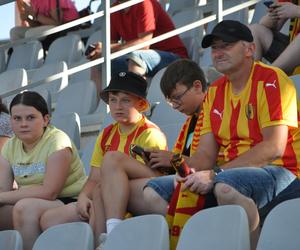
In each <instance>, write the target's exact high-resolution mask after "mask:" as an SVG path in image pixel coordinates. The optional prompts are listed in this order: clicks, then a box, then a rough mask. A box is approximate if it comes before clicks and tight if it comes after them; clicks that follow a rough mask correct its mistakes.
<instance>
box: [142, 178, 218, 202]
mask: <svg viewBox="0 0 300 250" xmlns="http://www.w3.org/2000/svg"><path fill="white" fill-rule="evenodd" d="M174 177H175V175H167V176H160V177H156V178H153V179H151V180H150V181H148V182H147V184H146V187H151V188H152V189H154V190H155V192H156V193H158V194H159V195H160V196H161V197H162V198H163V199H164V200H165V201H166V202H168V203H169V202H170V201H171V198H172V195H173V192H174V190H175V187H174ZM217 205H218V204H217V200H216V198H215V196H214V194H213V193H212V192H211V193H208V194H206V195H205V203H204V207H205V208H210V207H215V206H217Z"/></svg>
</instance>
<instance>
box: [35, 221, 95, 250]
mask: <svg viewBox="0 0 300 250" xmlns="http://www.w3.org/2000/svg"><path fill="white" fill-rule="evenodd" d="M54 249H55V250H94V244H93V232H92V229H91V227H90V225H89V224H88V223H84V222H72V223H66V224H60V225H57V226H53V227H50V228H49V229H47V230H46V231H44V232H43V233H42V234H41V235H40V236H39V237H38V239H37V240H36V242H35V243H34V245H33V248H32V250H54Z"/></svg>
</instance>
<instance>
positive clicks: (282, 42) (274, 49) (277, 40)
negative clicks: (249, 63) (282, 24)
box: [264, 31, 290, 63]
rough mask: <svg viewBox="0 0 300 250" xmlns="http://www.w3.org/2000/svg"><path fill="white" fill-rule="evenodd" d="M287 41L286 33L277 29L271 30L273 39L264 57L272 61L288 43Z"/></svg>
mask: <svg viewBox="0 0 300 250" xmlns="http://www.w3.org/2000/svg"><path fill="white" fill-rule="evenodd" d="M289 43H290V41H289V37H288V36H287V35H284V34H282V33H280V32H278V31H275V32H273V40H272V43H271V46H270V48H269V49H268V51H267V52H266V53H265V54H264V58H266V59H267V60H268V61H269V62H270V63H272V62H274V61H275V60H276V59H277V57H278V56H279V55H280V54H281V53H282V52H283V51H284V50H285V48H286V47H287V46H288V45H289Z"/></svg>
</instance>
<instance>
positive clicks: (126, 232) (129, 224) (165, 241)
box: [103, 214, 169, 250]
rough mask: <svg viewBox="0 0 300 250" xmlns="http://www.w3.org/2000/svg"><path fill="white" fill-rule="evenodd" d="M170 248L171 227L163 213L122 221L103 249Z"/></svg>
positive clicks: (151, 249)
mask: <svg viewBox="0 0 300 250" xmlns="http://www.w3.org/2000/svg"><path fill="white" fill-rule="evenodd" d="M116 249H122V250H168V249H169V229H168V225H167V222H166V220H165V218H164V217H163V216H161V215H154V214H152V215H143V216H137V217H132V218H129V219H126V220H124V221H122V222H121V223H120V224H118V225H117V226H116V227H115V228H114V229H113V230H112V231H111V233H110V234H109V237H107V240H106V241H105V244H104V247H103V250H116Z"/></svg>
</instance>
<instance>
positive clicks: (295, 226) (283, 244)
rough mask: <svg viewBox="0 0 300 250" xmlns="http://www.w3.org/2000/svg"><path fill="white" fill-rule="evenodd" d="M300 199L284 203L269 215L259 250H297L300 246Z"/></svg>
mask: <svg viewBox="0 0 300 250" xmlns="http://www.w3.org/2000/svg"><path fill="white" fill-rule="evenodd" d="M299 207H300V198H297V199H292V200H288V201H284V202H282V203H280V204H279V205H277V206H276V207H274V208H273V209H272V210H271V211H270V213H269V214H268V215H267V217H266V220H265V222H264V224H263V227H262V229H261V233H260V237H259V240H258V244H257V248H256V249H257V250H269V249H272V250H282V249H285V250H296V249H299V246H300V237H299V231H300V223H299V217H298V215H299Z"/></svg>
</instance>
